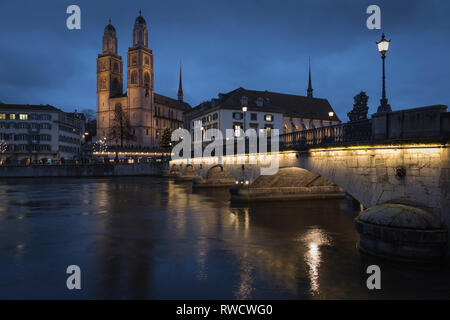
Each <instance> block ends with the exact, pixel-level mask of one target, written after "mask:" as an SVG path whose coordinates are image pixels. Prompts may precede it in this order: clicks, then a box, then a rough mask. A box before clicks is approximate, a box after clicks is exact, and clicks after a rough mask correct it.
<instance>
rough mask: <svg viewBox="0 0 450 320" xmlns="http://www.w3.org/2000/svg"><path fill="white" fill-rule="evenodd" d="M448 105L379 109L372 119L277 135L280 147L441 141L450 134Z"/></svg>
mask: <svg viewBox="0 0 450 320" xmlns="http://www.w3.org/2000/svg"><path fill="white" fill-rule="evenodd" d="M446 110H447V106H445V105H434V106H429V107H421V108H415V109H407V110H400V111H393V112H380V113H375V114H373V115H372V119H366V120H360V121H353V122H347V123H343V124H339V125H334V126H328V127H320V128H314V129H309V130H303V131H297V132H291V133H286V134H282V135H280V150H289V149H302V148H304V149H305V148H306V149H307V148H311V147H323V146H337V145H340V146H344V145H357V144H361V143H363V144H368V143H369V144H371V143H377V144H379V143H393V142H399V141H410V142H411V141H414V142H425V141H430V140H433V141H441V140H445V139H448V137H449V136H450V113H448V112H446Z"/></svg>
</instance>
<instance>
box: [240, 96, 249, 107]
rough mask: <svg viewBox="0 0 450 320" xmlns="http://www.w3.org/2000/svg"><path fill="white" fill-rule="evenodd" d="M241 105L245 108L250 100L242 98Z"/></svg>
mask: <svg viewBox="0 0 450 320" xmlns="http://www.w3.org/2000/svg"><path fill="white" fill-rule="evenodd" d="M241 105H243V106H246V105H248V98H247V97H246V96H242V97H241Z"/></svg>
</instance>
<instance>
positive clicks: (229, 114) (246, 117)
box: [186, 88, 341, 137]
mask: <svg viewBox="0 0 450 320" xmlns="http://www.w3.org/2000/svg"><path fill="white" fill-rule="evenodd" d="M186 118H187V120H186V122H187V124H188V129H189V130H190V131H191V134H193V130H194V128H195V127H196V126H201V127H202V128H203V130H204V131H205V132H206V130H207V129H209V128H217V129H219V130H220V131H222V134H223V136H224V137H225V130H226V129H235V130H236V129H237V128H241V129H244V126H245V129H248V128H254V129H255V130H256V131H257V132H261V131H262V132H267V131H270V130H272V129H278V130H279V133H280V134H283V133H289V132H295V131H301V130H308V129H313V128H318V127H323V126H330V125H336V124H339V123H340V122H341V121H340V120H339V119H338V118H337V116H336V114H335V112H334V110H333V108H332V107H331V105H330V104H329V102H328V100H326V99H319V98H314V97H313V96H312V89H309V90H308V96H306V97H305V96H297V95H290V94H283V93H276V92H269V91H255V90H246V89H244V88H238V89H236V90H233V91H231V92H228V93H226V94H223V93H220V94H219V96H218V98H217V99H212V100H211V101H206V102H203V103H201V104H200V105H198V106H196V107H195V108H193V109H192V110H190V111H188V112H187V113H186Z"/></svg>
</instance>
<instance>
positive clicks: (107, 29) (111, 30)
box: [105, 23, 116, 33]
mask: <svg viewBox="0 0 450 320" xmlns="http://www.w3.org/2000/svg"><path fill="white" fill-rule="evenodd" d="M107 31H110V32H113V33H116V29H115V28H114V26H113V25H112V24H111V23H110V24H108V25H107V26H106V27H105V33H106V32H107Z"/></svg>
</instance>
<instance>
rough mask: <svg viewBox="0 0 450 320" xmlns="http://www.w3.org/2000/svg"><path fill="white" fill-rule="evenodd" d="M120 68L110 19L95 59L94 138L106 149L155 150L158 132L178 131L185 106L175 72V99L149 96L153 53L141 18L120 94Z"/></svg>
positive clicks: (154, 94)
mask: <svg viewBox="0 0 450 320" xmlns="http://www.w3.org/2000/svg"><path fill="white" fill-rule="evenodd" d="M123 64H124V61H123V60H122V57H121V56H119V55H118V40H117V34H116V30H115V28H114V27H113V25H112V24H111V21H110V23H109V24H108V25H107V26H106V27H105V30H104V34H103V50H102V53H101V54H99V55H98V58H97V137H98V139H104V140H106V141H107V144H108V145H120V146H123V147H137V148H158V147H159V142H160V138H161V136H162V132H163V130H164V129H165V128H170V129H171V130H174V129H177V128H179V127H183V126H184V111H187V110H190V109H191V107H190V105H189V104H187V103H185V102H184V101H183V89H182V80H181V69H180V83H179V89H178V98H177V99H172V98H170V97H166V96H163V95H161V94H158V93H155V91H154V69H153V51H152V50H151V49H149V48H148V29H147V23H146V21H145V19H144V18H143V17H142V16H141V15H139V16H138V17H137V18H136V21H135V23H134V28H133V44H132V46H131V47H129V48H128V54H127V62H126V72H127V83H126V91H125V92H124V83H123V82H124V74H123V67H124V66H123Z"/></svg>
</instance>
